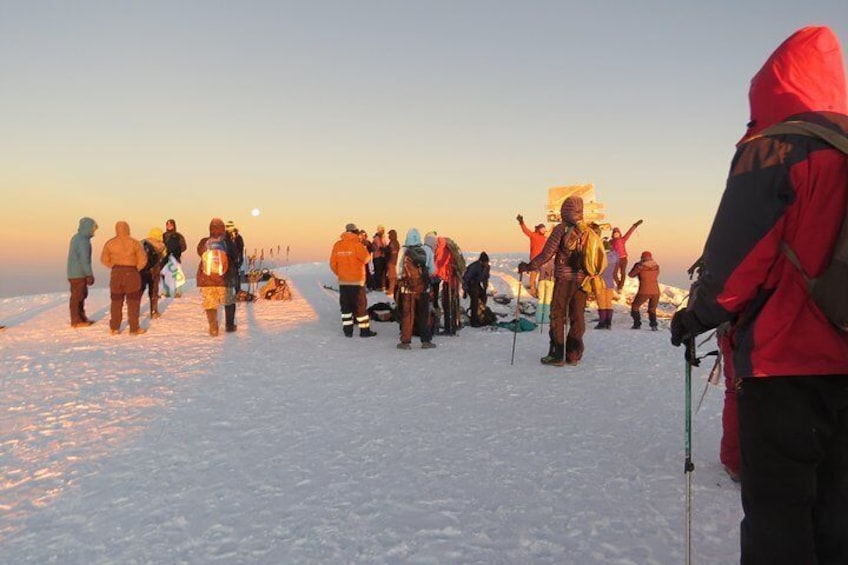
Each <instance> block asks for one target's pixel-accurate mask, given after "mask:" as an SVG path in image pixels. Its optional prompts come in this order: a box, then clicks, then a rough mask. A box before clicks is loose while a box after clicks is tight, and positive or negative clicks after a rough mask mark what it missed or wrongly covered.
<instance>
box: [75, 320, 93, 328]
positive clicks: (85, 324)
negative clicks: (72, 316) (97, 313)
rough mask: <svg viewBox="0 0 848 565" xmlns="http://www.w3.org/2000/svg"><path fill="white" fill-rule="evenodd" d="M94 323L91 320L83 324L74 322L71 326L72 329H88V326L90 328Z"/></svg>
mask: <svg viewBox="0 0 848 565" xmlns="http://www.w3.org/2000/svg"><path fill="white" fill-rule="evenodd" d="M93 323H94V322H92V321H91V320H83V321H81V322H74V323H73V324H71V327H72V328H87V327H88V326H90V325H91V324H93Z"/></svg>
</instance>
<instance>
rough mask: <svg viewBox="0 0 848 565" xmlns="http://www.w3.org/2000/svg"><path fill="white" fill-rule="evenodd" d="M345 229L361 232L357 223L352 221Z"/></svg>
mask: <svg viewBox="0 0 848 565" xmlns="http://www.w3.org/2000/svg"><path fill="white" fill-rule="evenodd" d="M345 231H349V232H353V233H359V228H357V227H356V224H353V223H350V224H348V225H346V226H345Z"/></svg>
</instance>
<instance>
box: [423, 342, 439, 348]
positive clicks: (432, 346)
mask: <svg viewBox="0 0 848 565" xmlns="http://www.w3.org/2000/svg"><path fill="white" fill-rule="evenodd" d="M435 347H436V344H435V343H433V342H432V341H422V342H421V349H435Z"/></svg>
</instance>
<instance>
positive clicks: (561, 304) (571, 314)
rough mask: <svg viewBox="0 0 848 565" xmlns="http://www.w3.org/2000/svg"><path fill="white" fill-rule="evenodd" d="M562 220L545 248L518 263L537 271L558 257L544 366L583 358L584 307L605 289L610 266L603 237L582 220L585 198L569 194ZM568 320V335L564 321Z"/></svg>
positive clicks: (522, 270) (522, 269) (521, 270)
mask: <svg viewBox="0 0 848 565" xmlns="http://www.w3.org/2000/svg"><path fill="white" fill-rule="evenodd" d="M560 215H561V217H562V222H560V223H559V224H557V225H556V227H554V229H553V231H552V232H551V236H550V237H549V238H548V241H547V243H545V247H544V248H543V249H542V251H541V252H540V253H539V254H538V255H536V257H534V258H533V260H532V261H530V262H529V263H524V262H522V263H519V264H518V272H519V273H526V272H527V271H535V270H538V269H539V268H540V267H541V266H542V265H544V264H545V263H546V262H548V261H550V260H551V259H552V258H555V261H556V262H555V267H554V269H555V271H554V296H553V301H552V302H551V326H550V330H549V331H548V336H549V338H550V345H549V347H548V354H547V355H545V356H544V357H542V359H541V362H542V364H543V365H554V366H557V367H561V366H563V365H566V364H568V365H577V364H579V363H580V360H581V359H582V358H583V349H584V346H583V334H584V333H585V331H586V319H585V313H584V310H585V308H586V300H587V298H588V294H589V292H592V293H593V294H596V295H597V293H598V291H599V290H602V289H603V283H601V281H600V279H599V275H600V273H602V272H603V271H604V268H605V267H606V265H607V258H606V255H605V254H604V246H603V244H602V243H601V238H600V237H599V236H598V234H597V233H595V231H594V230H592V229H591V228H589V226H588V225H587V224H586V222H585V221H584V220H583V199H582V198H580V197H579V196H569V197H568V198H566V199H565V201H564V202H563V203H562V207H561V208H560ZM566 319H568V321H569V328H568V336H567V337H566V335H565V322H566Z"/></svg>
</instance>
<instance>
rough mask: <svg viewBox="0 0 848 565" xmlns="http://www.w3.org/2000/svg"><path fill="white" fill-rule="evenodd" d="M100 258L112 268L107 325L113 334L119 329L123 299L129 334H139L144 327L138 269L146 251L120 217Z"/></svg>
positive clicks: (139, 269) (145, 258)
mask: <svg viewBox="0 0 848 565" xmlns="http://www.w3.org/2000/svg"><path fill="white" fill-rule="evenodd" d="M100 262H101V263H103V265H104V266H105V267H106V268H108V269H111V270H112V272H111V275H110V277H109V293H110V294H111V296H112V302H111V306H110V309H109V310H110V312H109V314H110V315H109V329H110V330H111V332H112V335H117V334H119V333H121V320H122V317H123V310H124V300H126V302H127V321H128V322H129V326H130V335H140V334H143V333H145V332H146V331H147V330H145V329H144V328H142V327H140V326H139V322H138V318H139V308H140V306H141V274H140V272H139V271H141V270H142V269H143V268H144V266H145V265H146V264H147V254H146V253H145V252H144V248H142V246H141V243H140V242H139V241H138V240H137V239H133V238H132V237H131V236H130V225H129V224H128V223H127V222H124V221H119V222H117V223H116V224H115V237H113V238H112V239H110V240H109V241H107V242H106V244H105V245H104V246H103V251H102V253H100Z"/></svg>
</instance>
